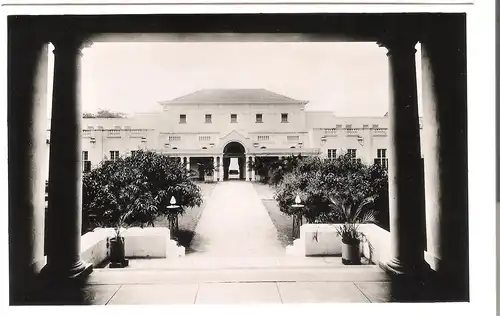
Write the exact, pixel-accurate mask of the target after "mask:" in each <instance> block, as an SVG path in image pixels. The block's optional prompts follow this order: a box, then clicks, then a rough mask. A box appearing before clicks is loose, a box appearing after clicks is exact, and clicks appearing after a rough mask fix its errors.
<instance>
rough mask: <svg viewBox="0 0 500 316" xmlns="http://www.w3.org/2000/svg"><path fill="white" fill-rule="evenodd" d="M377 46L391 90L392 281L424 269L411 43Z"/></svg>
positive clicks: (413, 42) (403, 40) (407, 40)
mask: <svg viewBox="0 0 500 316" xmlns="http://www.w3.org/2000/svg"><path fill="white" fill-rule="evenodd" d="M380 45H381V46H384V47H386V48H387V50H388V53H387V56H388V57H389V68H390V89H391V91H390V93H391V99H390V102H389V130H388V131H389V142H390V145H389V148H388V156H389V202H390V205H389V212H390V216H389V217H390V225H391V226H390V227H391V245H392V256H393V258H392V260H390V262H388V263H387V268H388V269H389V271H390V272H392V273H394V274H396V275H407V276H410V275H416V274H419V273H420V272H422V271H423V270H424V266H425V261H424V245H423V240H424V238H423V237H424V236H423V225H424V222H423V212H424V205H423V199H422V196H423V195H422V190H423V183H422V179H421V177H422V174H421V150H420V136H419V133H420V131H419V120H418V104H417V85H416V84H417V83H416V69H415V51H416V50H415V45H416V40H414V39H412V38H410V36H406V35H402V36H401V37H399V36H398V37H397V38H392V39H389V40H388V41H385V42H383V43H380Z"/></svg>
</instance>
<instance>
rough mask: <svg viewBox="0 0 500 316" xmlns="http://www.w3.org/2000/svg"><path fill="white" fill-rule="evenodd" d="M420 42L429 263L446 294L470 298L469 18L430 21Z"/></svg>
mask: <svg viewBox="0 0 500 316" xmlns="http://www.w3.org/2000/svg"><path fill="white" fill-rule="evenodd" d="M426 27H427V29H426V30H425V32H424V34H425V35H424V36H423V38H422V40H421V51H422V101H423V104H422V105H423V112H424V116H423V119H424V126H423V139H424V140H423V149H424V160H425V162H424V167H425V197H426V199H425V213H426V221H427V253H428V260H429V263H430V264H431V267H433V269H434V270H436V272H437V274H438V275H439V276H440V278H442V281H443V282H442V283H443V285H444V287H443V288H441V290H440V291H441V292H442V293H443V294H446V295H448V298H449V299H454V300H468V296H469V294H468V291H469V289H468V288H469V286H468V283H469V280H468V275H469V272H468V270H469V268H468V266H469V265H468V261H469V260H468V252H469V249H468V234H467V231H468V227H467V226H468V225H467V222H468V198H467V87H466V73H467V71H466V56H465V35H464V34H465V18H458V17H448V18H446V20H442V19H440V20H438V19H435V18H430V20H429V21H428V23H427V24H426Z"/></svg>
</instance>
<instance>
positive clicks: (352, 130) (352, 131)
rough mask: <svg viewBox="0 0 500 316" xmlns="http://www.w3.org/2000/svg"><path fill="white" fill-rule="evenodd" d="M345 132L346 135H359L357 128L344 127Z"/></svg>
mask: <svg viewBox="0 0 500 316" xmlns="http://www.w3.org/2000/svg"><path fill="white" fill-rule="evenodd" d="M346 134H347V136H348V137H357V136H358V135H359V128H348V129H346Z"/></svg>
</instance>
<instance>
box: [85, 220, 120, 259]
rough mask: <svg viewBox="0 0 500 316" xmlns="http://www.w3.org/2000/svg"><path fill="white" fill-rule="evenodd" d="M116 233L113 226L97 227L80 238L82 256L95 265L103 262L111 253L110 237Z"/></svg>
mask: <svg viewBox="0 0 500 316" xmlns="http://www.w3.org/2000/svg"><path fill="white" fill-rule="evenodd" d="M114 235H115V230H114V229H113V228H96V229H94V231H92V232H89V233H86V234H85V235H83V236H82V238H81V240H80V247H81V248H80V249H81V252H80V257H81V259H82V260H83V261H85V262H88V263H92V264H93V265H94V266H97V265H99V264H101V263H102V262H103V261H105V260H106V259H107V258H109V255H110V247H109V239H110V238H111V237H113V236H114Z"/></svg>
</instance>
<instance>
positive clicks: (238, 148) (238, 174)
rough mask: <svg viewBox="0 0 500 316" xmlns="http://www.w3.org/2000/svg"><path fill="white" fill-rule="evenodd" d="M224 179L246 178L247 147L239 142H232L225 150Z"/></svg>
mask: <svg viewBox="0 0 500 316" xmlns="http://www.w3.org/2000/svg"><path fill="white" fill-rule="evenodd" d="M222 159H223V166H224V170H223V178H222V179H223V180H224V181H225V180H229V179H237V180H244V179H245V172H246V168H245V165H246V157H245V147H244V146H243V145H242V144H241V143H239V142H236V141H234V142H230V143H228V144H227V145H226V146H224V151H223V158H222Z"/></svg>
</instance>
